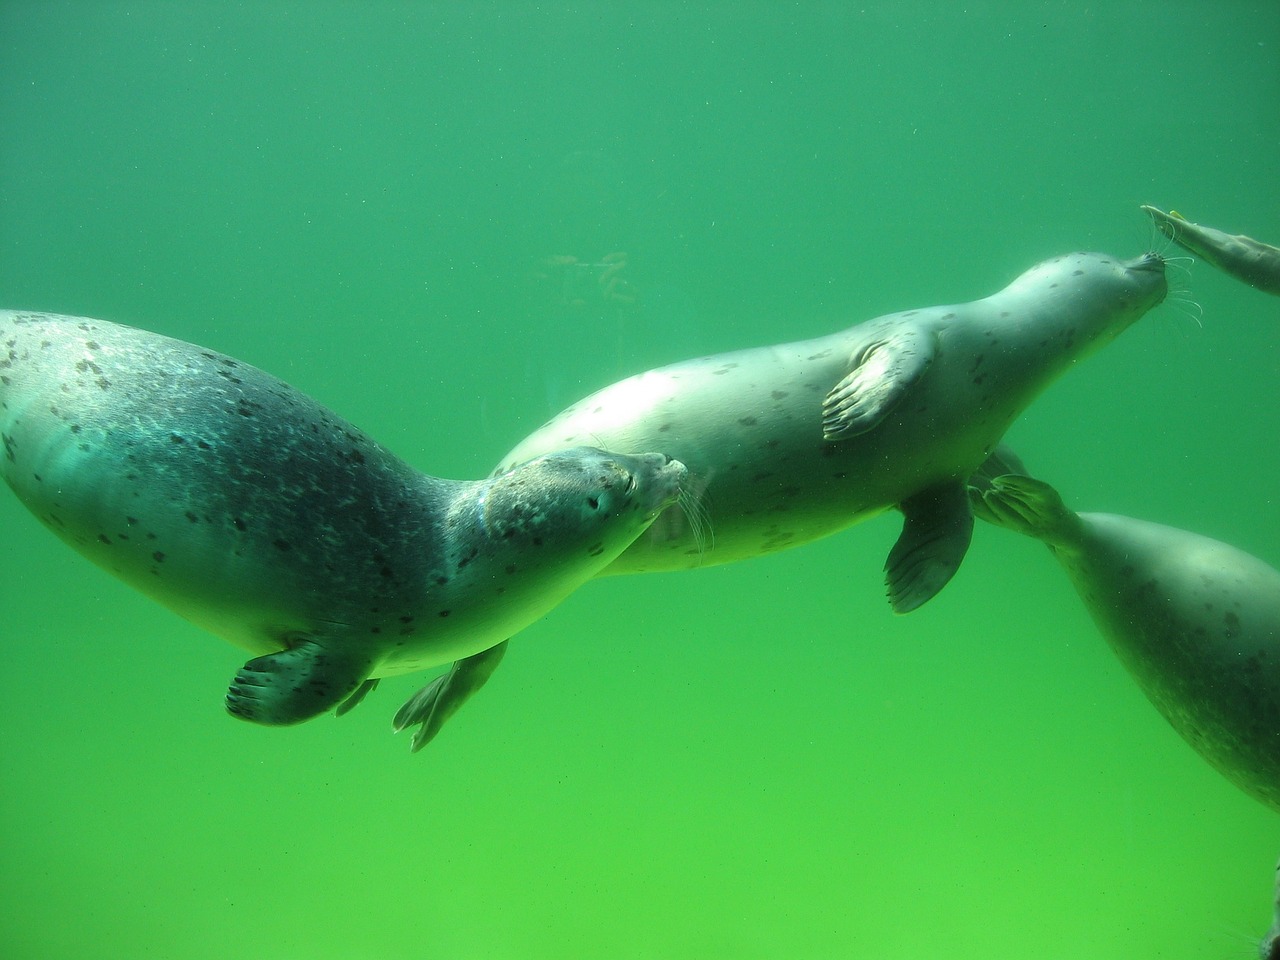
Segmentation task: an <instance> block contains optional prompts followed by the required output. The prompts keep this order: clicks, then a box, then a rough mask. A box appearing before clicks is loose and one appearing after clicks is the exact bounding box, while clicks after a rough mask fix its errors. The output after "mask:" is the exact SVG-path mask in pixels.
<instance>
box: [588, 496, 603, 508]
mask: <svg viewBox="0 0 1280 960" xmlns="http://www.w3.org/2000/svg"><path fill="white" fill-rule="evenodd" d="M587 506H589V507H590V508H591V509H592V510H599V509H600V498H599V497H587Z"/></svg>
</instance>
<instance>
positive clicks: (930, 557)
mask: <svg viewBox="0 0 1280 960" xmlns="http://www.w3.org/2000/svg"><path fill="white" fill-rule="evenodd" d="M900 507H901V509H902V516H903V523H902V534H901V535H900V536H899V537H898V542H897V543H895V544H894V545H893V549H892V550H890V551H889V558H888V560H887V561H885V585H886V586H887V587H888V591H889V603H890V604H891V605H892V606H893V612H894V613H910V612H911V611H912V610H914V609H916V608H917V607H919V606H920V605H922V604H923V603H925V602H926V601H928V600H930V599H932V598H933V597H934V596H935V595H936V594H937V592H938V591H939V590H941V589H942V588H943V587H945V586H946V585H947V583H948V581H950V580H951V578H952V577H953V576H955V573H956V571H957V570H958V569H960V563H961V561H963V560H964V555H965V553H966V552H967V551H968V549H969V541H970V540H971V539H972V538H973V513H972V512H971V511H970V509H969V500H968V496H967V494H966V492H965V487H964V484H962V483H960V482H959V481H953V482H951V483H944V484H939V485H938V486H936V487H932V488H930V489H928V490H924V491H921V492H920V493H917V494H916V495H915V496H913V497H911V498H909V499H907V500H904V501H903V502H902V503H901V504H900Z"/></svg>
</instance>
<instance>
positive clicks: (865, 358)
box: [822, 327, 935, 440]
mask: <svg viewBox="0 0 1280 960" xmlns="http://www.w3.org/2000/svg"><path fill="white" fill-rule="evenodd" d="M934 351H935V343H934V340H933V337H932V336H931V335H930V334H929V333H928V332H926V331H923V330H920V329H917V328H912V327H900V328H898V329H896V330H893V331H891V332H890V333H889V335H888V336H885V337H883V338H877V339H876V340H873V341H872V342H871V343H870V344H868V345H867V346H865V347H863V348H862V349H860V350H859V351H858V352H857V353H856V354H855V355H854V357H853V358H852V362H851V366H852V367H853V369H852V370H850V371H849V373H848V374H847V375H846V376H845V377H844V378H843V379H842V380H841V381H840V382H839V383H838V384H836V385H835V387H833V388H832V390H831V392H830V393H828V394H827V395H826V397H825V398H824V399H823V401H822V437H823V439H824V440H846V439H848V438H850V437H856V436H858V435H859V434H862V433H866V432H867V431H868V430H871V429H874V428H875V426H876V425H877V424H878V423H880V421H882V420H883V419H884V418H885V415H886V414H888V413H889V411H890V410H892V409H893V408H894V407H895V406H897V404H898V403H899V402H900V401H901V400H902V398H903V396H904V395H905V394H906V392H907V391H908V390H910V389H911V387H912V385H914V384H915V383H916V381H918V380H919V379H920V377H921V375H922V374H923V373H924V372H925V370H927V369H929V364H930V363H932V362H933V355H934Z"/></svg>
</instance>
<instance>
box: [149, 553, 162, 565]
mask: <svg viewBox="0 0 1280 960" xmlns="http://www.w3.org/2000/svg"><path fill="white" fill-rule="evenodd" d="M151 559H152V560H154V561H155V562H156V563H164V552H163V551H161V550H157V551H156V552H155V553H153V554H152V555H151Z"/></svg>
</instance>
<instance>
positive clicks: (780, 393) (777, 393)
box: [770, 390, 787, 400]
mask: <svg viewBox="0 0 1280 960" xmlns="http://www.w3.org/2000/svg"><path fill="white" fill-rule="evenodd" d="M770 396H771V397H773V399H775V400H781V399H782V398H783V397H785V396H787V391H785V390H774V391H773V392H772V393H771V394H770Z"/></svg>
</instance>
